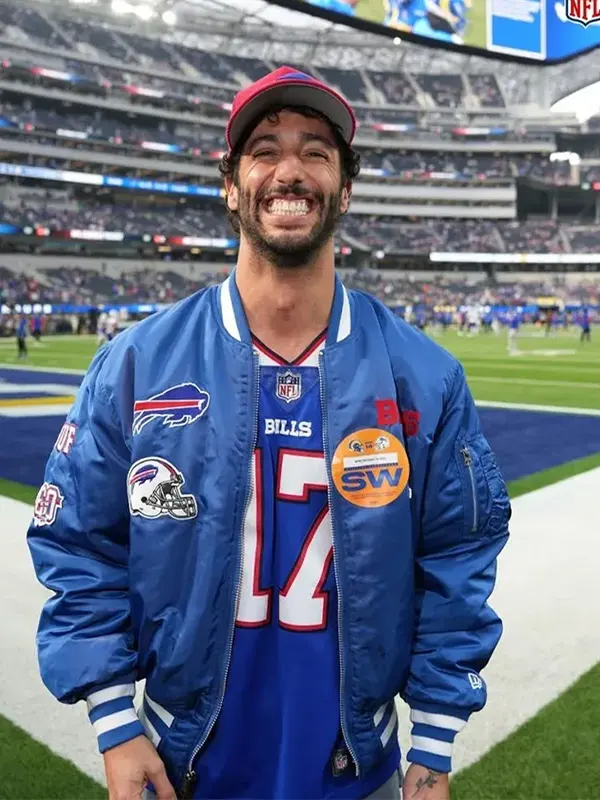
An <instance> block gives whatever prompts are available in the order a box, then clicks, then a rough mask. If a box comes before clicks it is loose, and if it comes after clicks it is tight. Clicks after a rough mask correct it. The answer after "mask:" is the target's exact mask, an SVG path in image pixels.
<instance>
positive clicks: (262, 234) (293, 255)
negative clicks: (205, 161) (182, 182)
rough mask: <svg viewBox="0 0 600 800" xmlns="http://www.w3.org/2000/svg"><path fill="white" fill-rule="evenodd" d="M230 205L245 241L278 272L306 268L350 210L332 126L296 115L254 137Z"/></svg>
mask: <svg viewBox="0 0 600 800" xmlns="http://www.w3.org/2000/svg"><path fill="white" fill-rule="evenodd" d="M226 189H227V194H228V204H229V208H230V209H231V210H232V211H237V213H238V218H239V222H240V228H241V231H242V234H243V235H244V236H245V238H246V239H247V240H248V241H249V242H250V243H251V244H252V245H253V246H254V247H255V248H256V249H257V250H258V251H260V252H261V253H263V254H264V255H266V256H267V257H269V258H270V260H272V262H273V263H274V264H277V265H280V266H290V267H291V266H302V265H304V264H306V263H307V262H308V261H309V259H310V256H311V255H313V254H314V253H316V252H317V251H318V250H319V249H320V248H321V247H322V246H323V245H324V244H325V243H326V242H327V241H328V240H329V239H330V238H331V236H332V235H333V231H334V229H335V225H336V223H337V221H338V219H339V218H340V215H341V214H342V213H344V212H345V211H346V210H347V209H348V201H349V189H350V185H349V184H348V185H347V186H342V181H341V169H340V154H339V150H338V148H337V145H336V143H335V140H334V137H333V133H332V131H331V129H330V127H329V125H328V124H327V123H326V122H324V121H322V120H320V119H313V118H310V117H305V116H303V115H301V114H298V113H295V112H293V111H281V112H280V113H279V114H278V115H277V121H276V122H272V121H269V120H268V119H264V120H263V121H262V122H260V123H259V124H258V125H257V127H256V128H255V129H254V131H253V132H252V133H251V134H250V137H249V138H248V141H247V142H246V144H245V145H244V148H243V150H242V155H241V158H240V163H239V169H238V172H237V176H236V180H235V181H232V180H230V179H227V181H226Z"/></svg>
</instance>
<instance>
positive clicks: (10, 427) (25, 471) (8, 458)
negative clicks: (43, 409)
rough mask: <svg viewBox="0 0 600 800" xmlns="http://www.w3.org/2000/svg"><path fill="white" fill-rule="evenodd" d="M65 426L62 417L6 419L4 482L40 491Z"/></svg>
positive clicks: (0, 429) (0, 437)
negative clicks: (20, 484) (57, 440)
mask: <svg viewBox="0 0 600 800" xmlns="http://www.w3.org/2000/svg"><path fill="white" fill-rule="evenodd" d="M63 422H64V415H62V416H60V417H20V418H19V417H2V416H0V441H1V442H2V443H3V444H2V459H1V460H0V478H6V479H7V480H10V481H18V482H19V483H27V484H29V485H30V486H35V487H36V488H37V487H38V486H40V485H41V484H42V483H43V481H44V467H45V466H46V461H47V460H48V455H49V453H50V451H51V450H52V447H53V446H54V442H55V441H56V437H57V436H58V433H59V431H60V429H61V427H62V424H63Z"/></svg>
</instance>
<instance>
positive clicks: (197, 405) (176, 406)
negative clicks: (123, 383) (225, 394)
mask: <svg viewBox="0 0 600 800" xmlns="http://www.w3.org/2000/svg"><path fill="white" fill-rule="evenodd" d="M209 403H210V395H209V393H208V392H206V391H204V389H201V388H200V387H199V386H197V385H196V384H195V383H180V384H179V385H178V386H171V387H170V388H169V389H165V391H164V392H161V393H160V394H155V395H153V396H152V397H149V398H148V400H136V401H135V403H134V404H133V426H132V433H133V434H134V436H135V434H137V433H139V432H140V431H141V430H142V428H143V427H144V426H145V425H147V424H148V423H149V422H152V420H162V423H163V425H167V426H168V427H169V428H179V427H181V426H182V425H191V423H192V422H196V420H198V419H200V417H202V416H204V414H205V413H206V409H207V408H208V405H209Z"/></svg>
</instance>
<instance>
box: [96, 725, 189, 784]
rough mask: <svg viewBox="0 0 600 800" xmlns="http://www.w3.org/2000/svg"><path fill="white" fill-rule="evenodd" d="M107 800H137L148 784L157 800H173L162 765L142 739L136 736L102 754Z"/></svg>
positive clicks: (147, 741)
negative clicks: (154, 791)
mask: <svg viewBox="0 0 600 800" xmlns="http://www.w3.org/2000/svg"><path fill="white" fill-rule="evenodd" d="M104 769H105V771H106V782H107V784H108V797H109V800H141V797H142V793H143V791H144V789H145V788H146V784H147V783H148V782H149V781H150V782H151V783H152V784H153V785H154V788H155V790H156V793H157V797H158V799H159V800H177V798H176V795H175V791H174V789H173V787H172V786H171V784H170V782H169V779H168V778H167V773H166V771H165V765H164V764H163V762H162V761H161V758H160V756H159V755H158V753H157V752H156V750H155V748H154V746H153V745H152V743H151V742H150V740H149V739H147V738H146V737H145V736H137V737H136V738H135V739H130V740H129V741H128V742H124V743H123V744H120V745H119V746H118V747H113V748H112V749H111V750H107V751H106V752H105V753H104Z"/></svg>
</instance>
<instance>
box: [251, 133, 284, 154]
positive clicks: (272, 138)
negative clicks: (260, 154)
mask: <svg viewBox="0 0 600 800" xmlns="http://www.w3.org/2000/svg"><path fill="white" fill-rule="evenodd" d="M263 142H277V136H276V135H275V134H274V133H262V134H260V135H259V136H255V137H254V138H253V139H252V138H250V139H249V140H248V142H247V144H246V148H245V149H246V150H252V148H253V147H256V145H257V144H262V143H263Z"/></svg>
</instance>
